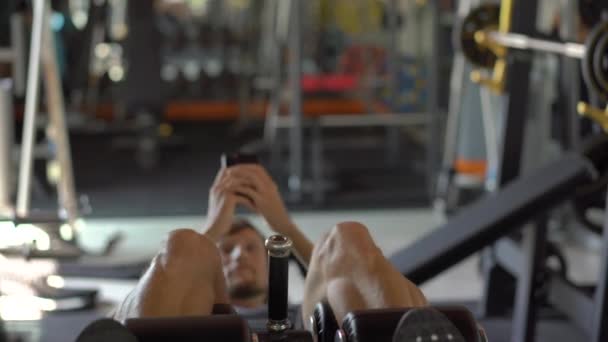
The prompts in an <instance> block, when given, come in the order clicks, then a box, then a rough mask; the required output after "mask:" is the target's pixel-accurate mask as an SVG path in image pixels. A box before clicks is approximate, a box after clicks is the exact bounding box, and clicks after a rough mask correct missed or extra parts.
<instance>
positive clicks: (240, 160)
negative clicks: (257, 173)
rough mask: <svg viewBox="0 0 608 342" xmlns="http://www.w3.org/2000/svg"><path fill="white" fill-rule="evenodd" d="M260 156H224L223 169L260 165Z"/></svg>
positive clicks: (245, 154)
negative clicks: (243, 165) (244, 165)
mask: <svg viewBox="0 0 608 342" xmlns="http://www.w3.org/2000/svg"><path fill="white" fill-rule="evenodd" d="M259 163H260V161H259V159H258V156H256V155H255V154H248V153H229V154H226V153H224V154H222V158H221V165H222V167H231V166H234V165H237V164H259Z"/></svg>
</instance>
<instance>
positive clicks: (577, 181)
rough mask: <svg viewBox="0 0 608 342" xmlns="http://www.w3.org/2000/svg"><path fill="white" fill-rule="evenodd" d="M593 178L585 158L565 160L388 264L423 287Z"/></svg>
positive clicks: (473, 208) (482, 203) (466, 212)
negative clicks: (394, 266) (426, 282)
mask: <svg viewBox="0 0 608 342" xmlns="http://www.w3.org/2000/svg"><path fill="white" fill-rule="evenodd" d="M607 147H608V146H607ZM595 174H597V173H596V171H595V170H594V169H593V168H592V167H591V164H590V162H589V161H588V160H586V159H585V158H582V157H580V156H577V155H568V156H565V157H563V158H561V159H560V160H558V161H556V162H554V163H551V164H550V165H547V166H546V167H543V168H541V169H539V170H538V171H536V172H533V173H532V174H530V175H528V176H525V177H521V178H520V179H517V180H515V181H513V182H511V183H510V184H509V185H507V186H506V187H504V188H503V189H501V190H498V191H497V192H496V193H493V194H489V195H487V196H486V197H485V198H483V199H481V200H479V201H478V202H476V203H474V204H472V205H470V206H469V207H467V208H463V209H462V210H461V211H460V212H459V213H458V214H457V215H455V216H454V217H452V218H451V219H450V220H449V221H448V222H447V223H446V224H445V225H444V226H442V227H440V228H439V229H437V230H436V231H434V232H432V233H430V234H429V235H427V236H426V237H424V238H423V239H421V240H419V241H417V242H415V243H414V244H413V245H412V247H411V248H406V249H404V250H401V251H398V252H396V253H395V254H393V255H392V256H391V258H390V259H391V261H392V262H393V264H395V265H396V266H397V268H398V269H399V270H400V271H401V272H402V273H403V274H404V275H405V276H406V277H407V278H408V279H410V280H412V281H413V282H414V283H416V284H420V283H423V282H425V281H427V280H429V279H431V278H432V277H434V276H436V275H437V274H439V273H440V272H442V271H444V270H446V269H448V268H449V267H451V266H454V265H456V264H457V263H459V262H461V261H462V260H464V259H465V258H466V257H468V256H470V255H472V254H474V253H476V252H479V251H481V250H482V249H483V248H484V247H486V246H489V245H491V244H492V243H494V242H495V241H497V240H498V239H499V238H501V237H506V236H508V235H509V234H510V233H512V232H513V231H516V230H518V229H521V228H522V226H523V225H524V224H525V223H527V222H528V221H530V220H532V219H533V218H534V217H536V216H537V215H539V213H543V212H546V211H547V210H549V209H551V208H553V207H555V206H557V205H559V204H560V203H563V202H565V201H567V200H568V199H569V198H570V197H571V196H572V194H573V193H574V192H575V191H576V189H577V188H579V187H580V186H582V185H585V184H590V183H592V182H593V180H594V175H595Z"/></svg>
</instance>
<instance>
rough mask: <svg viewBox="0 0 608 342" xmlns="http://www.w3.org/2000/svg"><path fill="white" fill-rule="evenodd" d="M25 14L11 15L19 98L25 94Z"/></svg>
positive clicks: (15, 79) (15, 83)
mask: <svg viewBox="0 0 608 342" xmlns="http://www.w3.org/2000/svg"><path fill="white" fill-rule="evenodd" d="M23 22H24V20H23V14H21V13H13V14H12V15H11V48H12V49H13V91H14V93H15V95H17V96H23V95H24V94H25V86H26V84H25V74H26V72H25V54H26V51H25V44H26V38H25V27H24V23H23Z"/></svg>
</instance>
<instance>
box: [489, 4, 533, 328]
mask: <svg viewBox="0 0 608 342" xmlns="http://www.w3.org/2000/svg"><path fill="white" fill-rule="evenodd" d="M513 1H514V4H513V12H512V14H513V15H512V17H511V30H512V32H514V33H520V34H525V35H531V34H532V33H534V31H535V30H536V16H537V10H538V8H537V7H538V1H537V0H513ZM531 67H532V63H531V60H524V59H517V60H515V59H513V58H509V63H508V72H507V86H506V93H507V94H508V96H509V100H508V101H507V108H506V117H505V123H504V131H503V139H502V146H501V150H500V159H499V160H500V165H499V170H498V185H499V187H503V186H505V185H506V184H507V183H509V182H511V181H512V180H514V179H515V178H517V177H518V176H519V171H520V169H521V159H522V151H523V142H524V141H523V140H524V135H525V134H524V133H525V127H526V117H527V109H528V108H527V106H528V91H529V83H530V71H531ZM505 273H506V271H505V270H503V269H502V268H501V267H500V266H499V265H497V264H495V265H493V266H491V267H487V268H486V272H485V275H484V293H483V296H482V300H481V307H480V311H481V312H480V313H481V314H482V315H483V316H496V315H503V314H504V313H505V312H506V310H507V309H508V308H509V307H510V306H511V305H512V303H513V301H512V296H511V295H508V292H510V290H509V287H510V286H512V284H508V283H505V281H504V280H505V279H506V278H508V275H506V274H505ZM505 292H507V294H505V295H500V296H496V295H495V294H497V293H500V294H503V293H505Z"/></svg>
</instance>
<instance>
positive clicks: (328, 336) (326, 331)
mask: <svg viewBox="0 0 608 342" xmlns="http://www.w3.org/2000/svg"><path fill="white" fill-rule="evenodd" d="M313 319H314V322H313V325H314V328H313V329H314V332H315V333H316V334H317V339H318V341H319V342H333V341H334V336H335V334H336V331H337V330H338V322H337V321H336V317H335V316H334V312H333V310H332V309H331V307H330V306H329V303H327V302H326V301H323V302H320V303H318V304H317V305H316V306H315V309H314V311H313Z"/></svg>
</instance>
